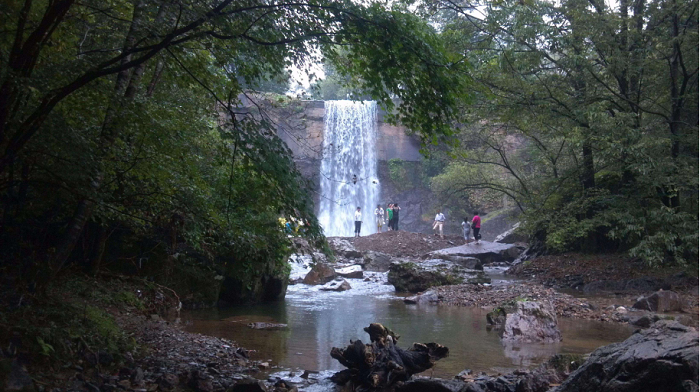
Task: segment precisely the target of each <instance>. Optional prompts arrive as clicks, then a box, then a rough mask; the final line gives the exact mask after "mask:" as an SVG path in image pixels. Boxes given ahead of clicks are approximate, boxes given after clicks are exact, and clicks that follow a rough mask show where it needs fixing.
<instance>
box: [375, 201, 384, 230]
mask: <svg viewBox="0 0 700 392" xmlns="http://www.w3.org/2000/svg"><path fill="white" fill-rule="evenodd" d="M374 217H375V219H376V220H377V233H381V232H382V226H384V209H383V208H382V206H381V205H379V204H377V208H375V209H374Z"/></svg>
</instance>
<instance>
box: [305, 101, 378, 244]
mask: <svg viewBox="0 0 700 392" xmlns="http://www.w3.org/2000/svg"><path fill="white" fill-rule="evenodd" d="M325 109H326V113H325V119H324V122H325V124H324V135H323V158H322V160H321V176H320V181H321V200H320V204H321V205H320V209H319V221H320V223H321V226H322V227H323V231H324V233H325V234H326V236H329V237H332V236H342V237H351V236H352V235H353V233H354V231H355V223H354V221H355V219H354V213H355V209H357V207H360V208H361V209H362V231H361V235H368V234H373V233H376V232H377V227H376V224H375V219H374V209H375V208H376V207H377V204H378V203H379V180H378V179H377V103H376V102H374V101H363V102H353V101H326V102H325ZM353 177H356V178H357V182H356V183H353Z"/></svg>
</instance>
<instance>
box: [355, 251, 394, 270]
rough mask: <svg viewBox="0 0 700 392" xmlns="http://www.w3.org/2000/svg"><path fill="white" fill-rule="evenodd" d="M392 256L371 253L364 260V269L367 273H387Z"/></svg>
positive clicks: (366, 254) (367, 253)
mask: <svg viewBox="0 0 700 392" xmlns="http://www.w3.org/2000/svg"><path fill="white" fill-rule="evenodd" d="M391 262H392V260H391V256H389V255H388V254H386V253H382V252H374V251H369V252H366V253H365V255H364V258H363V263H362V268H364V269H365V270H366V271H374V272H386V271H389V267H390V266H391Z"/></svg>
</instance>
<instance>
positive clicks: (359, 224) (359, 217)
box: [355, 207, 362, 237]
mask: <svg viewBox="0 0 700 392" xmlns="http://www.w3.org/2000/svg"><path fill="white" fill-rule="evenodd" d="M361 227H362V212H360V207H357V211H355V237H359V236H360V228H361Z"/></svg>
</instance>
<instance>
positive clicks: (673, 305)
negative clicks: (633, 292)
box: [632, 290, 683, 312]
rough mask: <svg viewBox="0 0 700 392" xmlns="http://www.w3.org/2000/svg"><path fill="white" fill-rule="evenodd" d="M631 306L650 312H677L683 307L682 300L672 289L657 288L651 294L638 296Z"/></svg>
mask: <svg viewBox="0 0 700 392" xmlns="http://www.w3.org/2000/svg"><path fill="white" fill-rule="evenodd" d="M632 307H633V308H635V309H641V310H649V311H652V312H678V311H680V310H682V308H683V301H681V297H680V296H679V295H678V294H677V293H676V292H674V291H663V290H659V291H657V292H655V293H653V294H651V295H647V296H642V297H640V298H638V299H637V302H635V304H634V305H633V306H632Z"/></svg>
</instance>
